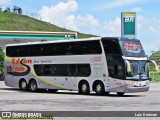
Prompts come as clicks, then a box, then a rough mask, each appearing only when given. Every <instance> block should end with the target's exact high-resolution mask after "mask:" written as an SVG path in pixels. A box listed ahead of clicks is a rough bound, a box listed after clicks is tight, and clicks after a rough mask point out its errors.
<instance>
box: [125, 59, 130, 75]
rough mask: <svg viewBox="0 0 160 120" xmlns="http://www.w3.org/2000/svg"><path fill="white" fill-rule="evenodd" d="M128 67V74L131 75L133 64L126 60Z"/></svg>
mask: <svg viewBox="0 0 160 120" xmlns="http://www.w3.org/2000/svg"><path fill="white" fill-rule="evenodd" d="M125 62H126V65H127V72H128V73H130V72H131V64H130V62H129V61H128V60H125Z"/></svg>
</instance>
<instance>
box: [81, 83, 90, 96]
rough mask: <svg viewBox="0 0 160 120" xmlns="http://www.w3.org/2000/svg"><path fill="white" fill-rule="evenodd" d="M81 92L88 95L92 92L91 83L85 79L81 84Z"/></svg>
mask: <svg viewBox="0 0 160 120" xmlns="http://www.w3.org/2000/svg"><path fill="white" fill-rule="evenodd" d="M79 93H80V94H85V95H88V94H90V89H89V84H88V82H87V81H83V82H81V83H80V85H79Z"/></svg>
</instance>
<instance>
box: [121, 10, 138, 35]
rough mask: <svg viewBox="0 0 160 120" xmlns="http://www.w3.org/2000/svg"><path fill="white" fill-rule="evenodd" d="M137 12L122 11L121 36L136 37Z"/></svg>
mask: <svg viewBox="0 0 160 120" xmlns="http://www.w3.org/2000/svg"><path fill="white" fill-rule="evenodd" d="M136 33H137V31H136V13H135V12H122V13H121V37H126V38H136Z"/></svg>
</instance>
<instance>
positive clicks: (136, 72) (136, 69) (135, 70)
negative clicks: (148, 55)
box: [126, 60, 148, 80]
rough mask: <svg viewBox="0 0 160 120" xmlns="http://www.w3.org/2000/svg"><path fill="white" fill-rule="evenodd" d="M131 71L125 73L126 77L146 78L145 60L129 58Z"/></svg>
mask: <svg viewBox="0 0 160 120" xmlns="http://www.w3.org/2000/svg"><path fill="white" fill-rule="evenodd" d="M129 62H130V65H131V72H129V73H126V79H134V80H146V79H148V68H147V67H146V61H138V60H129Z"/></svg>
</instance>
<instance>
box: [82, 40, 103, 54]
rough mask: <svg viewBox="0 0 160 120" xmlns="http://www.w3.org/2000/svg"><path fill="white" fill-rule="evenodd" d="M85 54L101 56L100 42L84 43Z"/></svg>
mask: <svg viewBox="0 0 160 120" xmlns="http://www.w3.org/2000/svg"><path fill="white" fill-rule="evenodd" d="M84 44H85V45H84V51H85V54H101V53H102V51H101V46H100V41H86V42H84Z"/></svg>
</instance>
